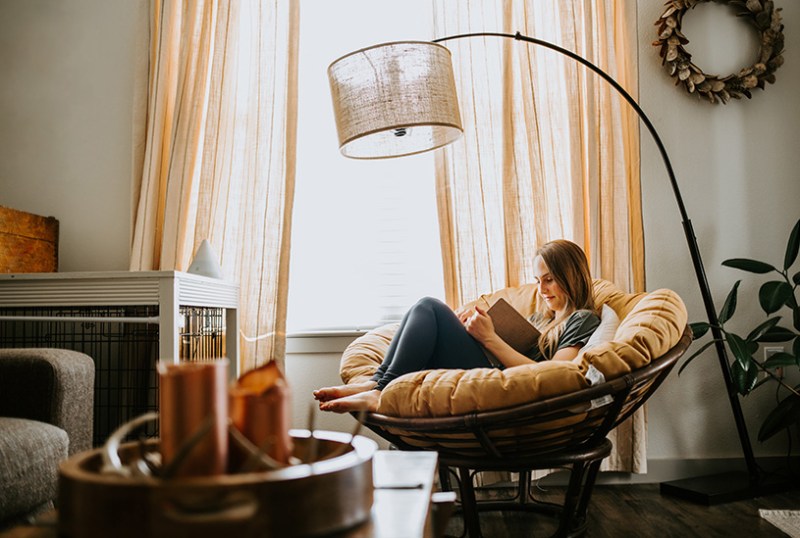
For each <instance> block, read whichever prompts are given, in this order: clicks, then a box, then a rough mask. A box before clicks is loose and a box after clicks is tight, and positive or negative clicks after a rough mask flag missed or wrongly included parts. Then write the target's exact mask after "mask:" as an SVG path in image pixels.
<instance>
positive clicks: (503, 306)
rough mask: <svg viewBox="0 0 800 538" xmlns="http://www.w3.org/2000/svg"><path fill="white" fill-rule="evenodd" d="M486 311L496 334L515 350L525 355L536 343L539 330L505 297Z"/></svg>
mask: <svg viewBox="0 0 800 538" xmlns="http://www.w3.org/2000/svg"><path fill="white" fill-rule="evenodd" d="M486 313H487V314H488V315H489V317H491V318H492V323H494V330H495V332H496V333H497V335H498V336H499V337H500V338H502V339H503V341H505V342H506V343H507V344H508V345H510V346H511V347H513V348H514V350H515V351H518V352H519V353H522V354H523V355H527V354H528V352H529V351H530V350H531V349H533V347H534V346H536V345H537V344H538V342H539V335H540V334H541V333H540V332H539V330H538V329H537V328H536V327H534V326H533V325H532V324H531V322H530V321H528V320H527V319H525V317H524V316H523V315H522V314H520V313H519V312H517V310H516V309H514V307H513V306H511V305H510V304H508V302H507V301H506V300H505V299H498V300H497V301H496V302H495V303H494V304H493V305H492V306H491V307H490V308H489V310H487V311H486Z"/></svg>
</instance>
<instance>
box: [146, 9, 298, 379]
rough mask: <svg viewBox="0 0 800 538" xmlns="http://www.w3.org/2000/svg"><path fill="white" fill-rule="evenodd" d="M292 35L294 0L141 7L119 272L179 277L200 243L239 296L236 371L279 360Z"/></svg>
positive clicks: (291, 146) (292, 105) (293, 85)
mask: <svg viewBox="0 0 800 538" xmlns="http://www.w3.org/2000/svg"><path fill="white" fill-rule="evenodd" d="M297 26H298V4H297V1H296V0H274V1H271V2H263V1H259V0H241V1H226V0H183V1H181V0H174V1H171V0H152V2H151V15H150V56H149V59H148V63H149V80H148V91H147V98H146V102H145V103H143V107H145V110H146V129H145V132H144V133H143V138H144V140H143V141H141V142H142V143H141V147H142V148H143V149H142V154H141V155H142V160H141V166H140V168H141V174H140V175H139V176H138V177H135V178H134V186H135V189H136V190H137V191H138V197H137V199H138V204H137V207H136V212H135V223H134V237H133V243H132V250H131V264H130V267H131V269H132V270H185V269H186V268H187V267H188V265H189V263H190V262H191V259H192V256H193V254H194V252H195V250H196V248H197V246H198V245H199V244H200V242H201V241H202V240H203V239H208V240H209V241H210V243H211V244H212V246H213V247H214V248H215V250H216V251H217V252H218V253H219V256H220V259H221V264H222V269H223V273H224V275H225V277H226V278H229V279H231V280H234V281H236V282H238V283H239V284H240V285H241V289H242V293H241V298H240V326H241V328H242V333H243V334H242V336H241V339H240V344H241V346H240V361H241V364H240V366H241V368H242V370H243V371H244V370H249V369H251V368H253V367H256V366H258V365H260V364H263V363H265V362H267V361H270V360H277V361H279V363H281V364H282V361H283V356H284V351H285V324H286V297H287V289H288V282H287V278H288V260H289V258H288V256H289V238H290V226H291V209H292V201H293V194H294V170H295V143H296V140H295V139H296V134H295V133H296V118H297V35H298V34H297ZM232 337H239V335H230V334H229V335H228V338H232Z"/></svg>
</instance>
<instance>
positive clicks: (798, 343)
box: [792, 336, 800, 360]
mask: <svg viewBox="0 0 800 538" xmlns="http://www.w3.org/2000/svg"><path fill="white" fill-rule="evenodd" d="M792 352H793V353H794V356H795V357H797V359H798V360H800V336H798V337H797V338H795V339H794V345H793V346H792Z"/></svg>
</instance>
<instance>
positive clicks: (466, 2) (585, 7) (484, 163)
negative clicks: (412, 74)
mask: <svg viewBox="0 0 800 538" xmlns="http://www.w3.org/2000/svg"><path fill="white" fill-rule="evenodd" d="M634 8H635V5H633V3H631V2H627V1H625V0H436V2H435V28H436V36H437V37H439V36H449V35H455V34H462V33H469V32H482V31H486V32H504V33H511V34H513V33H515V32H517V31H519V32H520V33H522V34H525V35H530V36H535V37H538V38H541V39H544V40H547V41H550V42H552V43H555V44H557V45H560V46H562V47H564V48H566V49H569V50H571V51H574V52H576V53H578V54H580V55H581V56H583V57H585V58H587V59H588V60H589V61H591V62H592V63H595V64H596V65H598V66H599V67H601V68H602V69H604V70H605V71H606V72H608V73H609V74H611V76H612V77H614V78H615V79H617V80H618V81H619V82H620V83H621V84H622V86H623V87H625V88H626V89H627V90H628V91H629V92H630V93H631V94H632V95H636V92H637V88H636V69H637V68H636V53H635V52H636V47H635V46H633V44H634V41H635V35H636V34H635V20H636V18H635V13H634V12H633V9H634ZM446 45H447V47H448V48H449V49H450V50H451V51H452V52H453V62H454V69H455V72H456V79H457V84H458V85H459V88H458V91H459V96H460V104H461V113H462V119H463V123H464V128H465V133H464V134H465V136H464V137H463V138H462V139H461V140H460V141H458V142H457V143H455V144H452V145H450V146H448V147H447V148H445V149H444V151H442V152H438V154H437V191H438V192H437V196H438V204H439V215H440V226H441V237H442V252H443V258H444V272H445V289H446V295H447V301H448V303H449V304H451V306H456V305H459V304H463V303H465V302H468V301H471V300H474V299H476V298H477V297H478V296H479V295H480V294H482V293H485V292H487V291H491V290H495V289H499V288H503V287H507V286H517V285H520V284H523V283H526V282H531V281H532V278H533V258H534V252H535V250H536V248H537V246H538V245H540V244H542V243H544V242H546V241H549V240H552V239H557V238H567V239H571V240H573V241H575V242H577V243H578V244H580V245H582V246H583V247H584V249H585V251H586V253H587V255H588V257H589V260H590V264H591V268H592V273H593V275H594V276H595V277H601V278H605V279H608V280H611V281H613V282H615V283H616V284H617V285H618V286H619V287H621V288H622V289H626V290H628V291H641V290H643V289H644V245H643V230H642V222H641V201H640V193H639V148H638V143H639V131H638V118H637V116H636V114H635V111H633V110H631V109H630V107H629V106H628V105H627V103H625V102H624V101H622V99H621V98H620V97H619V96H618V94H617V92H616V91H615V90H614V89H613V87H611V86H610V85H609V84H608V83H606V82H605V81H603V80H602V79H600V78H599V77H598V76H597V75H595V74H594V73H592V72H590V71H588V70H587V69H586V68H585V67H584V66H581V65H580V64H579V63H577V62H575V61H574V60H572V59H570V58H567V57H565V56H563V55H560V54H558V53H556V52H553V51H550V50H548V49H546V48H543V47H538V46H534V45H530V44H527V43H524V42H518V41H515V40H512V39H504V38H497V37H485V38H467V39H459V40H452V41H448V42H446ZM645 426H646V423H645V415H644V413H643V412H640V413H639V414H637V415H636V416H635V417H633V418H632V420H630V421H628V423H627V424H625V425H623V426H621V427H620V428H618V429H617V430H616V432H615V435H616V440H615V443H614V445H615V452H614V453H613V454H612V456H611V458H609V459H608V460H606V466H607V467H608V468H611V469H615V470H627V471H635V472H644V471H645V469H646V467H645V466H646V459H645V452H644V442H645V439H644V437H645Z"/></svg>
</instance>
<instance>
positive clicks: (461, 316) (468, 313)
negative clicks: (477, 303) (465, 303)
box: [456, 308, 473, 325]
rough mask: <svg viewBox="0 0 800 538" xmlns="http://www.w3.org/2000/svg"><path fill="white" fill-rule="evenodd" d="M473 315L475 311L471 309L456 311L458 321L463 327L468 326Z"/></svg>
mask: <svg viewBox="0 0 800 538" xmlns="http://www.w3.org/2000/svg"><path fill="white" fill-rule="evenodd" d="M472 314H473V311H472V309H471V308H464V309H461V310H456V316H458V321H460V322H461V324H462V325H466V324H467V320H468V319H469V318H471V317H472Z"/></svg>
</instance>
